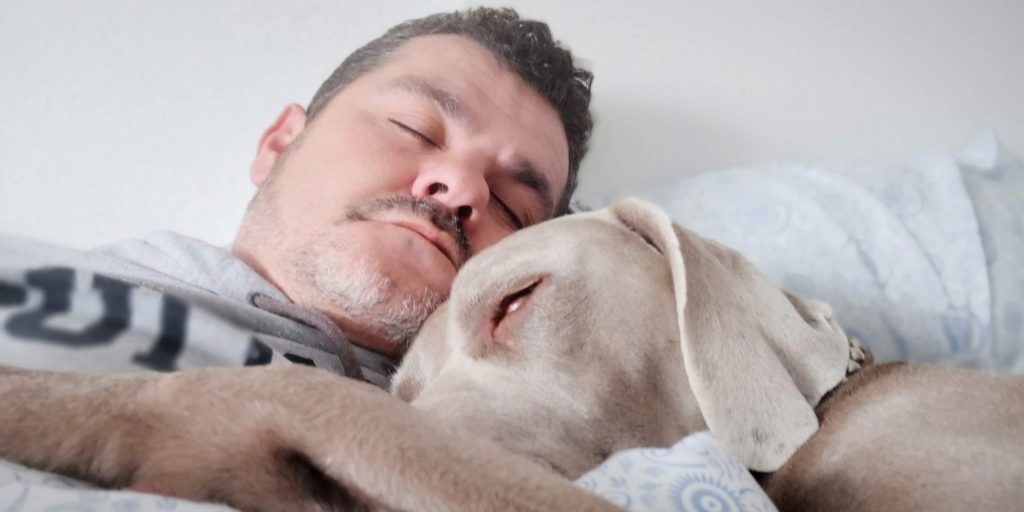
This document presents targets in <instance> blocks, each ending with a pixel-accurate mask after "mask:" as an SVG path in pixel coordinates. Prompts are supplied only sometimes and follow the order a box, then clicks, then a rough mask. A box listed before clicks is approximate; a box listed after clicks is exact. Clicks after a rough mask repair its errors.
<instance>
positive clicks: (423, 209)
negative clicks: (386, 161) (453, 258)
mask: <svg viewBox="0 0 1024 512" xmlns="http://www.w3.org/2000/svg"><path fill="white" fill-rule="evenodd" d="M384 211H395V212H403V213H408V214H411V215H413V216H415V217H419V218H421V219H425V220H428V221H430V223H431V224H433V225H434V227H436V228H437V229H438V230H439V231H441V232H442V233H445V234H447V235H448V236H450V237H452V239H453V240H454V241H455V246H456V247H458V250H459V261H462V262H465V261H466V260H468V259H469V257H470V256H471V255H472V254H473V251H472V248H471V247H470V246H469V239H468V238H466V232H465V230H464V229H463V226H462V221H460V220H459V218H458V216H456V215H455V213H454V212H452V211H451V210H449V209H448V208H446V207H445V206H444V205H443V204H441V203H440V202H438V201H437V200H435V199H430V198H420V197H409V196H390V197H381V198H377V199H372V200H370V201H367V202H366V203H363V204H360V205H358V206H354V207H352V208H350V209H349V210H348V212H347V213H346V215H345V220H346V221H361V220H369V219H370V218H371V217H372V216H373V214H375V213H379V212H384Z"/></svg>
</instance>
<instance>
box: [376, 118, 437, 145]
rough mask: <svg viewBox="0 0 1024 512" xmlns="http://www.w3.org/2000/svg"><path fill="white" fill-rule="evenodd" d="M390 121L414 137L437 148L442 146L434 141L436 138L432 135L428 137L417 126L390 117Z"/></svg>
mask: <svg viewBox="0 0 1024 512" xmlns="http://www.w3.org/2000/svg"><path fill="white" fill-rule="evenodd" d="M388 121H390V122H391V124H393V125H395V126H397V127H399V128H401V129H402V131H404V132H405V133H408V134H409V135H412V136H413V137H415V138H417V139H419V140H420V141H421V142H425V143H427V144H430V145H431V146H433V147H435V148H439V147H441V146H440V145H439V144H438V143H436V142H434V140H433V139H431V138H430V137H427V136H426V135H423V133H421V132H420V131H419V130H416V129H415V128H412V127H411V126H409V125H407V124H405V123H402V122H401V121H396V120H394V119H388Z"/></svg>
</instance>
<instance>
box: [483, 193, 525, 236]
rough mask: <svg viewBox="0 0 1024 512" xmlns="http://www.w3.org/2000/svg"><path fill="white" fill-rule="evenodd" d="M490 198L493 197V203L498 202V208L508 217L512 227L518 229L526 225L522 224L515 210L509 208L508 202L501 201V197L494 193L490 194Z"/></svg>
mask: <svg viewBox="0 0 1024 512" xmlns="http://www.w3.org/2000/svg"><path fill="white" fill-rule="evenodd" d="M491 198H493V199H494V202H495V203H498V208H499V209H500V210H501V211H502V214H504V216H505V218H507V219H508V221H509V223H510V224H511V225H512V228H514V229H515V230H517V231H518V230H520V229H523V228H524V227H526V225H525V224H523V221H522V219H520V218H519V216H518V215H516V212H514V211H513V210H512V208H510V207H509V206H508V204H506V203H505V201H502V200H501V198H500V197H498V196H497V195H495V194H491Z"/></svg>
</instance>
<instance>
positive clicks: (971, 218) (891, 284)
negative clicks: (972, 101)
mask: <svg viewBox="0 0 1024 512" xmlns="http://www.w3.org/2000/svg"><path fill="white" fill-rule="evenodd" d="M643 195H646V196H647V198H648V199H651V200H653V201H654V202H656V203H658V204H660V205H662V206H663V207H665V208H666V209H667V210H668V211H669V213H670V215H671V216H672V217H673V218H674V219H675V220H677V221H678V222H680V223H681V224H683V225H685V226H687V227H688V228H690V229H692V230H694V231H696V232H698V233H701V234H703V235H705V236H707V237H710V238H714V239H716V240H718V241H720V242H722V243H725V244H727V245H730V246H732V247H734V248H736V249H737V250H739V251H740V252H742V253H743V254H744V255H746V256H747V257H748V258H749V259H750V260H751V261H752V262H753V263H754V264H755V265H756V266H757V267H758V268H760V269H761V271H762V272H763V273H765V274H766V275H767V276H768V277H769V279H771V280H773V281H774V282H776V283H778V284H780V285H781V286H782V287H784V288H787V289H789V290H791V291H793V292H795V293H797V294H799V295H802V296H805V297H808V298H815V299H820V300H823V301H825V302H828V303H830V304H831V305H832V306H833V308H834V309H835V311H836V315H837V317H838V319H839V321H840V323H841V324H842V325H843V326H844V327H845V328H846V329H847V330H848V331H849V332H850V333H851V334H852V335H853V336H855V337H857V338H858V339H860V340H861V341H862V342H863V343H864V344H865V345H866V346H867V347H868V348H870V349H871V351H872V352H873V353H874V355H875V357H876V360H878V361H890V360H897V359H899V360H908V361H914V362H926V363H935V364H942V365H950V366H959V367H969V368H977V369H983V370H988V371H997V372H1013V373H1021V372H1022V371H1024V355H1022V353H1024V350H1022V348H1021V343H1020V339H1021V336H1020V335H1021V329H1022V328H1024V166H1022V165H1021V164H1020V163H1019V162H1018V161H1017V160H1016V159H1014V158H1013V157H1012V156H1011V155H1008V154H1006V152H1005V151H1003V150H1002V149H1001V148H1000V146H999V144H998V141H997V140H996V138H995V136H994V135H993V134H991V133H987V132H985V133H981V134H979V135H978V136H977V137H975V138H974V139H973V140H972V141H970V143H969V144H968V145H967V147H966V148H965V150H964V151H962V152H960V153H958V154H946V153H924V154H919V155H916V156H913V157H912V158H909V159H907V160H906V161H904V162H902V163H899V164H897V165H894V166H891V167H886V168H878V167H873V166H866V165H831V166H823V165H807V164H772V165H763V166H754V167H748V168H739V169H729V170H723V171H717V172H709V173H705V174H700V175H697V176H693V177H688V178H685V179H682V180H678V181H675V182H672V183H664V184H661V185H660V186H657V187H651V188H650V189H648V190H647V192H646V193H645V194H643ZM577 484H578V485H580V486H582V487H583V488H585V489H588V490H590V491H592V492H595V493H597V494H599V495H601V496H603V497H605V498H607V499H609V500H610V501H612V502H614V503H617V504H619V505H621V506H623V507H624V508H626V509H628V510H634V511H667V510H673V511H691V510H748V511H767V510H774V507H773V506H772V504H771V503H770V501H769V500H768V499H767V497H766V496H765V495H764V493H763V492H762V491H761V490H760V488H759V487H758V485H757V483H756V482H755V481H754V480H753V478H752V477H751V476H750V474H749V472H747V471H746V470H745V469H744V468H743V466H742V465H741V464H740V463H739V462H738V461H737V460H736V458H735V457H733V456H732V455H731V454H730V453H729V452H728V450H726V449H725V448H724V447H723V446H722V445H721V444H720V443H719V442H718V441H717V440H715V438H714V437H713V436H712V435H711V434H710V433H707V432H698V433H695V434H693V435H690V436H688V437H686V438H684V439H682V440H680V442H679V443H677V444H676V445H675V446H673V447H669V448H641V449H635V450H628V451H624V452H620V453H618V454H615V455H614V456H613V457H611V458H610V459H609V460H608V461H606V462H605V463H604V464H602V465H601V466H600V467H598V468H595V469H594V470H593V471H591V472H589V473H587V474H586V475H584V476H583V477H581V478H580V479H579V480H578V481H577ZM0 510H2V511H12V512H14V511H23V510H33V511H35V510H53V511H57V510H60V511H68V510H83V511H138V512H144V511H157V510H179V511H186V512H192V511H195V512H198V511H212V510H229V509H228V508H226V507H221V506H216V505H210V504H198V503H191V502H186V501H182V500H174V499H170V498H164V497H160V496H155V495H147V494H140V493H133V492H127V491H107V490H100V489H95V488H92V487H90V486H88V485H86V484H83V483H81V482H77V481H74V480H72V479H68V478H65V477H61V476H58V475H53V474H49V473H44V472H39V471H34V470H31V469H28V468H25V467H22V466H19V465H16V464H12V463H10V462H6V461H2V460H0Z"/></svg>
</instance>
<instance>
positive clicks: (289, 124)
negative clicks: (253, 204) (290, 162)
mask: <svg viewBox="0 0 1024 512" xmlns="http://www.w3.org/2000/svg"><path fill="white" fill-rule="evenodd" d="M305 127H306V110H305V109H303V108H302V107H301V106H299V105H298V104H296V103H292V104H290V105H288V106H286V107H284V110H282V111H281V113H280V114H279V115H278V116H277V119H275V120H274V123H273V124H271V125H270V127H269V128H267V131H265V132H263V136H262V137H260V143H259V146H257V148H256V158H255V159H254V160H253V161H252V166H250V167H249V178H250V179H252V183H253V184H254V185H256V186H257V187H262V186H263V183H264V182H266V181H267V177H268V176H270V171H271V169H273V168H274V163H275V162H277V159H278V158H279V157H280V156H281V154H282V153H284V150H285V149H287V148H288V145H289V144H291V143H292V141H294V140H295V138H296V137H298V136H299V134H300V133H302V130H303V129H304V128H305Z"/></svg>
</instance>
